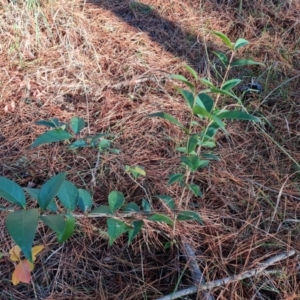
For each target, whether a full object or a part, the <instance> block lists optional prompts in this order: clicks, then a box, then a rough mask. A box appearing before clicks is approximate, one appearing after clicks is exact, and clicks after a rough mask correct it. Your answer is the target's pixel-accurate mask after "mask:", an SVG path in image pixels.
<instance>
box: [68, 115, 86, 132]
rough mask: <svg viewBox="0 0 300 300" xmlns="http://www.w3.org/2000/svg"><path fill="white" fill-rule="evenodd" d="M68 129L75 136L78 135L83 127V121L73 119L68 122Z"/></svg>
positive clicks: (76, 118) (77, 118)
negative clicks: (69, 128)
mask: <svg viewBox="0 0 300 300" xmlns="http://www.w3.org/2000/svg"><path fill="white" fill-rule="evenodd" d="M70 127H71V129H72V131H73V132H74V133H75V134H78V133H79V132H80V131H81V130H82V129H83V128H84V127H85V121H84V119H82V118H79V117H73V118H71V120H70Z"/></svg>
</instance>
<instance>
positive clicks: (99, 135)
mask: <svg viewBox="0 0 300 300" xmlns="http://www.w3.org/2000/svg"><path fill="white" fill-rule="evenodd" d="M108 135H109V134H108V133H97V134H96V135H95V136H93V137H91V138H92V140H91V146H92V147H95V146H97V145H98V144H99V139H101V138H102V137H104V136H108Z"/></svg>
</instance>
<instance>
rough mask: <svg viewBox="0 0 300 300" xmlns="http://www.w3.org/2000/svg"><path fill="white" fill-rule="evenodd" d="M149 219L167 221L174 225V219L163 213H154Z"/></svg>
mask: <svg viewBox="0 0 300 300" xmlns="http://www.w3.org/2000/svg"><path fill="white" fill-rule="evenodd" d="M148 220H151V221H156V222H163V223H166V224H168V225H171V226H172V225H173V221H172V220H171V219H170V218H169V217H167V216H165V215H161V214H154V215H152V216H150V217H149V218H148Z"/></svg>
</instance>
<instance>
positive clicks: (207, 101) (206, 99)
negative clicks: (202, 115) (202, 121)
mask: <svg viewBox="0 0 300 300" xmlns="http://www.w3.org/2000/svg"><path fill="white" fill-rule="evenodd" d="M198 99H199V100H200V101H201V103H202V104H203V106H204V108H205V109H206V110H207V111H208V112H209V113H210V112H211V111H212V109H213V107H214V100H213V99H212V98H211V97H210V96H209V95H207V94H205V93H199V94H198ZM196 104H197V105H198V102H197V101H196ZM198 106H200V107H203V106H202V105H198Z"/></svg>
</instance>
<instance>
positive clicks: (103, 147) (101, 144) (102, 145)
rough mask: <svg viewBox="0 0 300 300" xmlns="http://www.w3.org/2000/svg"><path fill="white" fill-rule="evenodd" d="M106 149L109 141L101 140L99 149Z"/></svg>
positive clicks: (108, 146)
mask: <svg viewBox="0 0 300 300" xmlns="http://www.w3.org/2000/svg"><path fill="white" fill-rule="evenodd" d="M108 148H110V141H109V140H107V139H102V140H101V141H100V143H99V149H100V150H106V149H108Z"/></svg>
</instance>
